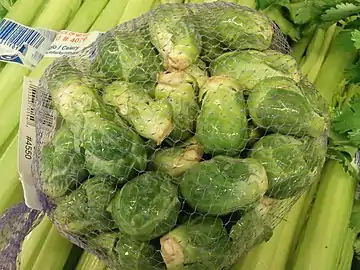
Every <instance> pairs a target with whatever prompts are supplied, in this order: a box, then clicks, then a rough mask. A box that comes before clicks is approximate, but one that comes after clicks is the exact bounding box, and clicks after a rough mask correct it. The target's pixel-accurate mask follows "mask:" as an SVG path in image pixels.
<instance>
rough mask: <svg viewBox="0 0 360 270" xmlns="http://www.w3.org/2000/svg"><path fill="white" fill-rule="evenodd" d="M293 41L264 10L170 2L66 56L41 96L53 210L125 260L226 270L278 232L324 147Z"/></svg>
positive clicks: (322, 128)
mask: <svg viewBox="0 0 360 270" xmlns="http://www.w3.org/2000/svg"><path fill="white" fill-rule="evenodd" d="M289 50H290V48H289V45H288V44H287V42H286V39H285V38H284V37H283V36H282V34H281V33H280V32H279V30H278V28H277V27H276V25H274V24H273V23H272V22H271V21H270V20H269V19H267V18H266V17H265V16H264V15H262V14H261V13H258V12H256V11H254V10H252V9H249V8H245V7H240V6H236V5H233V4H229V3H219V2H218V3H212V4H204V5H176V4H169V5H162V6H160V7H159V8H156V9H154V10H153V11H151V12H150V13H148V14H146V15H144V16H142V17H139V18H137V19H135V20H132V21H129V22H127V23H125V24H122V25H120V26H118V27H116V28H114V29H112V30H111V31H109V32H106V33H105V34H103V35H101V36H100V37H99V39H98V40H97V41H96V43H95V44H94V45H93V46H92V47H91V48H88V49H87V50H86V52H84V54H83V56H82V57H77V58H76V59H74V58H60V59H58V60H56V61H55V62H54V63H53V64H52V65H51V66H50V67H49V68H48V69H47V71H46V74H45V75H44V76H43V78H42V80H41V85H40V87H39V90H38V93H37V97H36V99H37V101H36V104H37V115H36V121H37V149H36V158H35V163H34V171H35V173H36V175H37V177H38V179H39V193H41V194H42V201H43V205H44V208H45V211H46V212H47V214H48V215H49V216H50V218H51V220H52V221H53V222H54V224H55V225H56V226H57V227H58V229H59V230H60V231H61V232H62V233H63V234H64V235H66V236H67V237H68V238H69V239H70V240H71V241H72V242H73V243H75V244H77V245H79V246H81V247H83V248H85V249H87V250H89V251H90V252H93V253H95V254H97V255H98V256H99V257H100V258H102V259H104V260H105V261H106V263H107V264H108V265H109V267H112V268H114V269H142V270H143V269H163V268H169V269H172V268H176V269H226V268H228V267H229V266H230V265H231V264H232V263H234V262H235V260H237V259H238V258H239V257H240V256H241V255H242V254H244V252H247V251H248V250H249V249H250V248H251V247H253V246H254V245H255V244H258V243H261V242H262V241H266V240H268V239H269V238H270V237H271V235H272V231H273V229H274V227H275V226H276V225H277V223H278V222H279V221H280V220H281V219H282V218H283V216H284V215H285V214H286V213H287V211H288V210H289V209H290V207H291V206H292V204H293V203H294V202H295V201H296V200H297V199H298V198H299V196H301V194H302V193H303V192H304V191H306V190H307V189H308V187H309V186H310V185H311V183H312V182H313V181H314V179H315V178H316V177H318V176H319V172H320V171H321V168H322V166H323V163H324V160H325V154H326V144H327V122H328V117H327V106H326V104H325V103H324V102H323V100H322V99H321V98H320V96H319V94H318V93H317V91H316V90H315V88H314V87H313V86H312V85H311V84H310V83H308V82H307V81H306V80H305V79H303V78H302V76H301V74H300V72H299V69H298V66H297V63H296V61H295V60H294V59H293V58H292V57H291V56H290V55H288V52H289ZM89 52H90V53H91V57H90V58H89V57H88V56H89ZM49 102H50V103H51V106H52V108H53V109H54V111H52V108H49V106H48V105H49V104H50V103H49ZM52 118H55V119H57V124H56V125H51V124H49V123H51V122H52V120H51V119H52Z"/></svg>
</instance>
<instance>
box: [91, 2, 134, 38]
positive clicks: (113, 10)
mask: <svg viewBox="0 0 360 270" xmlns="http://www.w3.org/2000/svg"><path fill="white" fill-rule="evenodd" d="M127 3H128V0H121V1H119V0H110V1H109V3H108V4H107V6H106V7H105V8H104V10H103V11H102V12H101V14H100V16H99V17H98V18H97V20H96V21H95V22H94V24H93V25H92V27H91V29H90V31H100V32H105V31H108V30H109V29H111V28H113V27H115V26H116V25H117V23H118V21H119V19H120V18H121V16H122V14H123V13H124V9H125V7H126V5H127Z"/></svg>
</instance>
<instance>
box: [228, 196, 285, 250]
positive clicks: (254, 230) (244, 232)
mask: <svg viewBox="0 0 360 270" xmlns="http://www.w3.org/2000/svg"><path fill="white" fill-rule="evenodd" d="M276 201H277V200H276ZM276 201H275V200H270V201H269V198H263V199H261V201H260V203H259V204H258V205H257V206H256V207H255V208H253V209H250V210H248V211H246V212H245V213H244V215H243V216H242V217H241V218H240V220H239V221H238V222H237V223H236V224H235V225H234V226H232V228H231V230H230V238H231V239H232V240H233V249H234V250H236V253H237V254H243V253H244V252H246V251H248V250H250V249H251V248H252V247H253V246H255V245H258V244H260V243H262V242H263V241H268V240H270V238H271V237H272V235H273V229H272V225H273V220H272V219H273V217H274V215H272V214H271V213H269V212H271V211H272V209H273V207H274V206H275V205H277V206H278V205H279V204H278V203H277V202H276ZM277 211H279V208H277ZM275 216H276V215H275Z"/></svg>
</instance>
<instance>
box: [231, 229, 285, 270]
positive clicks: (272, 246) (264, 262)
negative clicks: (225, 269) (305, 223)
mask: <svg viewBox="0 0 360 270" xmlns="http://www.w3.org/2000/svg"><path fill="white" fill-rule="evenodd" d="M284 225H285V223H283V222H281V223H280V224H278V226H277V227H276V229H275V230H274V232H273V235H272V237H271V238H270V240H269V241H268V242H263V243H261V244H259V245H257V246H255V247H254V248H253V249H252V250H251V251H250V252H249V253H248V254H246V255H245V257H244V258H242V259H240V261H239V262H238V263H237V264H236V265H235V266H234V267H233V268H232V270H250V269H251V270H264V269H271V268H270V266H271V262H272V260H273V258H274V256H275V255H276V247H277V245H279V238H280V236H281V232H282V230H283V228H284ZM274 270H275V269H274ZM279 270H280V269H279Z"/></svg>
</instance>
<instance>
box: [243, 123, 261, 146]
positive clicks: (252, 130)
mask: <svg viewBox="0 0 360 270" xmlns="http://www.w3.org/2000/svg"><path fill="white" fill-rule="evenodd" d="M262 135H263V132H262V131H261V130H260V129H259V128H258V127H256V126H254V125H253V124H252V123H249V140H248V142H247V144H246V147H247V148H248V147H251V146H252V145H253V144H254V143H255V142H256V141H257V140H259V139H260V138H261V137H262Z"/></svg>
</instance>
